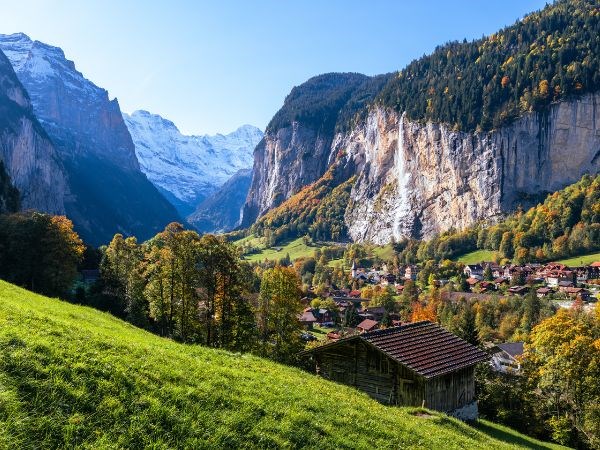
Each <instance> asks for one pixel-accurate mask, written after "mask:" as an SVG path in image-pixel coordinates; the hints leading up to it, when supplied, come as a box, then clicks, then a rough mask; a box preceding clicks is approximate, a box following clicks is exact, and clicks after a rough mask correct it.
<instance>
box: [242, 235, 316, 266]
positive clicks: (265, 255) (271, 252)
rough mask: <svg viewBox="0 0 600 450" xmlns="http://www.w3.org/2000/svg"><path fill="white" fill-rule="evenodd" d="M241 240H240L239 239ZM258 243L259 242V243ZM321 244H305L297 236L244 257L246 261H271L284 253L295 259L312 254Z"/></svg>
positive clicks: (283, 256)
mask: <svg viewBox="0 0 600 450" xmlns="http://www.w3.org/2000/svg"><path fill="white" fill-rule="evenodd" d="M239 242H242V241H239ZM248 242H251V243H252V242H255V241H251V240H250V241H248ZM235 244H238V245H239V243H238V242H235ZM259 245H260V244H259ZM321 247H322V245H320V244H311V245H306V244H305V243H304V241H303V239H302V238H298V239H294V240H292V241H288V242H285V243H282V244H279V245H275V246H274V247H272V248H263V249H261V251H260V252H258V253H252V254H249V255H245V256H244V259H246V260H248V261H255V262H259V261H265V260H267V259H268V260H271V261H278V260H280V259H281V258H285V255H288V254H289V255H290V259H291V260H292V261H293V260H295V259H298V258H305V257H308V256H313V255H314V254H315V250H317V249H318V248H321ZM276 248H277V249H279V248H280V249H281V250H276Z"/></svg>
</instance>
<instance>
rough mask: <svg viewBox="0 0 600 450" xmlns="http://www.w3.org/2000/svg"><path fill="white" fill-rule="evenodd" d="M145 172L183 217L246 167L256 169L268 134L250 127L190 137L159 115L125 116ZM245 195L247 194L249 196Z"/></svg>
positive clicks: (137, 113) (134, 114) (144, 112)
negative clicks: (258, 148)
mask: <svg viewBox="0 0 600 450" xmlns="http://www.w3.org/2000/svg"><path fill="white" fill-rule="evenodd" d="M123 117H124V119H125V123H126V124H127V128H129V132H130V133H131V136H132V138H133V142H134V143H135V153H136V155H137V158H138V161H139V163H140V167H141V169H142V171H143V172H144V173H145V174H146V176H147V177H148V179H149V180H150V181H152V183H154V185H155V186H156V187H158V188H159V190H160V191H161V192H163V194H165V196H166V197H167V198H168V199H169V200H170V201H171V203H173V204H174V205H175V206H176V207H177V208H178V210H179V212H180V213H181V214H183V215H188V214H189V213H191V212H193V211H194V210H195V208H196V207H197V206H198V204H199V203H200V202H201V201H202V200H203V199H205V198H206V197H207V196H209V195H211V194H212V193H214V192H215V191H217V190H218V189H219V188H220V187H221V186H222V185H224V184H225V182H227V180H229V179H230V178H231V177H232V176H233V175H235V174H236V173H237V172H238V171H239V170H241V169H250V168H252V164H253V151H254V147H256V144H258V142H259V141H260V140H261V139H262V136H263V133H262V131H261V130H259V129H258V128H256V127H253V126H251V125H244V126H241V127H240V128H238V129H237V130H235V131H234V132H232V133H229V134H226V135H223V134H217V135H215V136H208V135H205V136H185V135H183V134H181V133H180V131H179V130H178V129H177V127H176V126H175V124H174V123H173V122H171V121H170V120H167V119H165V118H163V117H161V116H159V115H157V114H151V113H149V112H147V111H135V112H134V113H132V114H131V115H129V114H123ZM244 195H245V194H244Z"/></svg>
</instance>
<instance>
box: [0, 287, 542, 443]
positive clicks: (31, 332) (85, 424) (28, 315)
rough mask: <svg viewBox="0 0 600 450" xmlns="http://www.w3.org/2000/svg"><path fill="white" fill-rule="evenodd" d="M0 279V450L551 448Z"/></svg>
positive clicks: (487, 425)
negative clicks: (170, 335)
mask: <svg viewBox="0 0 600 450" xmlns="http://www.w3.org/2000/svg"><path fill="white" fill-rule="evenodd" d="M416 411H417V410H415V409H411V408H397V407H386V406H383V405H381V404H379V403H377V402H375V401H373V400H371V399H370V398H369V397H367V396H366V395H365V394H362V393H360V392H358V391H356V390H354V389H352V388H350V387H345V386H341V385H338V384H335V383H332V382H329V381H326V380H323V379H320V378H318V377H316V376H314V375H310V374H308V373H305V372H302V371H301V370H299V369H295V368H290V367H286V366H282V365H279V364H276V363H273V362H270V361H267V360H264V359H261V358H258V357H254V356H251V355H240V354H233V353H229V352H226V351H220V350H213V349H208V348H203V347H200V346H192V345H182V344H178V343H175V342H173V341H170V340H167V339H163V338H160V337H157V336H154V335H152V334H150V333H148V332H145V331H142V330H140V329H137V328H135V327H133V326H132V325H129V324H127V323H125V322H122V321H120V320H118V319H115V318H113V317H112V316H110V315H108V314H105V313H102V312H98V311H96V310H94V309H91V308H87V307H81V306H75V305H71V304H69V303H65V302H62V301H59V300H54V299H48V298H46V297H42V296H40V295H36V294H32V293H30V292H28V291H25V290H23V289H20V288H18V287H15V286H13V285H10V284H8V283H5V282H0V448H15V449H16V448H19V449H21V448H23V449H25V448H89V449H116V448H153V449H166V448H300V447H307V448H336V449H344V448H374V447H375V448H395V449H397V448H421V449H426V448H444V449H464V448H469V449H488V448H495V449H498V450H500V449H508V448H552V447H551V446H549V445H547V444H544V443H541V442H538V441H535V440H533V439H530V438H528V437H525V436H522V435H520V434H518V433H515V432H514V431H512V430H509V429H505V428H503V427H499V426H497V425H494V424H491V423H489V422H485V421H480V422H479V424H478V427H471V426H468V425H466V424H464V423H461V422H459V421H457V420H454V419H451V418H448V417H446V416H445V415H443V414H438V413H431V415H432V416H427V415H425V416H418V415H415V414H414V413H415V412H416Z"/></svg>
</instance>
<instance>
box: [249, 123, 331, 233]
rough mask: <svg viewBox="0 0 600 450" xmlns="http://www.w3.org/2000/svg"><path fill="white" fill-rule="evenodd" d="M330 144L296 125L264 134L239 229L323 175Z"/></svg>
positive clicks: (327, 139)
mask: <svg viewBox="0 0 600 450" xmlns="http://www.w3.org/2000/svg"><path fill="white" fill-rule="evenodd" d="M331 143H332V136H331V135H327V134H325V135H323V133H319V132H317V131H315V130H314V129H312V128H310V127H307V126H305V125H303V124H301V123H299V122H293V123H292V124H291V125H289V126H287V127H284V128H280V129H278V130H276V131H275V132H267V133H266V134H265V137H264V138H263V139H262V141H260V143H259V144H258V145H257V146H256V149H255V150H254V168H253V172H254V176H253V178H252V183H251V185H250V190H249V191H248V197H247V200H246V204H245V205H244V210H243V213H242V217H243V219H242V225H244V226H248V225H250V224H251V223H252V222H253V221H254V220H255V219H256V218H257V217H260V216H262V215H263V214H265V213H266V212H267V211H269V210H270V209H271V208H274V207H276V206H278V205H280V204H281V203H282V202H283V201H284V200H286V199H288V198H289V197H291V196H292V195H293V194H295V193H296V192H298V191H299V190H300V188H302V187H303V186H306V185H307V184H310V183H312V182H313V181H315V180H317V179H318V178H319V177H320V176H321V175H323V173H325V170H327V166H328V161H329V152H330V150H331Z"/></svg>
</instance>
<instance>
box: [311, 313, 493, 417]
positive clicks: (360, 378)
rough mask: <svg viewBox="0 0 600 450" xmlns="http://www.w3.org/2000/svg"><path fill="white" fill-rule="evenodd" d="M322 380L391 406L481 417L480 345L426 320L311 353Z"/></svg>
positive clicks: (359, 337) (341, 341)
mask: <svg viewBox="0 0 600 450" xmlns="http://www.w3.org/2000/svg"><path fill="white" fill-rule="evenodd" d="M304 354H311V355H312V356H313V358H314V360H315V362H316V368H317V373H318V374H319V375H321V376H322V377H324V378H328V379H330V380H333V381H337V382H340V383H344V384H347V385H351V386H355V387H356V388H358V389H360V390H362V391H364V392H366V393H367V394H368V395H370V396H371V397H373V398H374V399H376V400H378V401H380V402H382V403H387V404H393V405H406V406H425V407H427V408H431V409H435V410H438V411H444V412H447V413H450V414H452V415H455V416H457V417H459V418H462V419H465V420H473V419H476V418H477V403H476V400H475V366H476V365H477V364H478V363H480V362H483V361H486V360H487V359H488V355H487V354H486V353H485V352H483V351H481V350H479V349H478V348H477V347H475V346H473V345H471V344H469V343H468V342H466V341H464V340H462V339H460V338H459V337H457V336H455V335H454V334H452V333H450V332H448V331H446V330H445V329H444V328H442V327H440V326H439V325H437V324H434V323H431V322H428V321H422V322H415V323H410V324H405V325H401V326H399V327H393V328H387V329H383V330H376V331H372V332H367V333H362V334H359V335H355V336H351V337H349V338H345V339H340V340H339V341H337V342H334V343H329V344H325V345H322V346H320V347H316V348H313V349H311V350H307V351H306V352H304Z"/></svg>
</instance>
